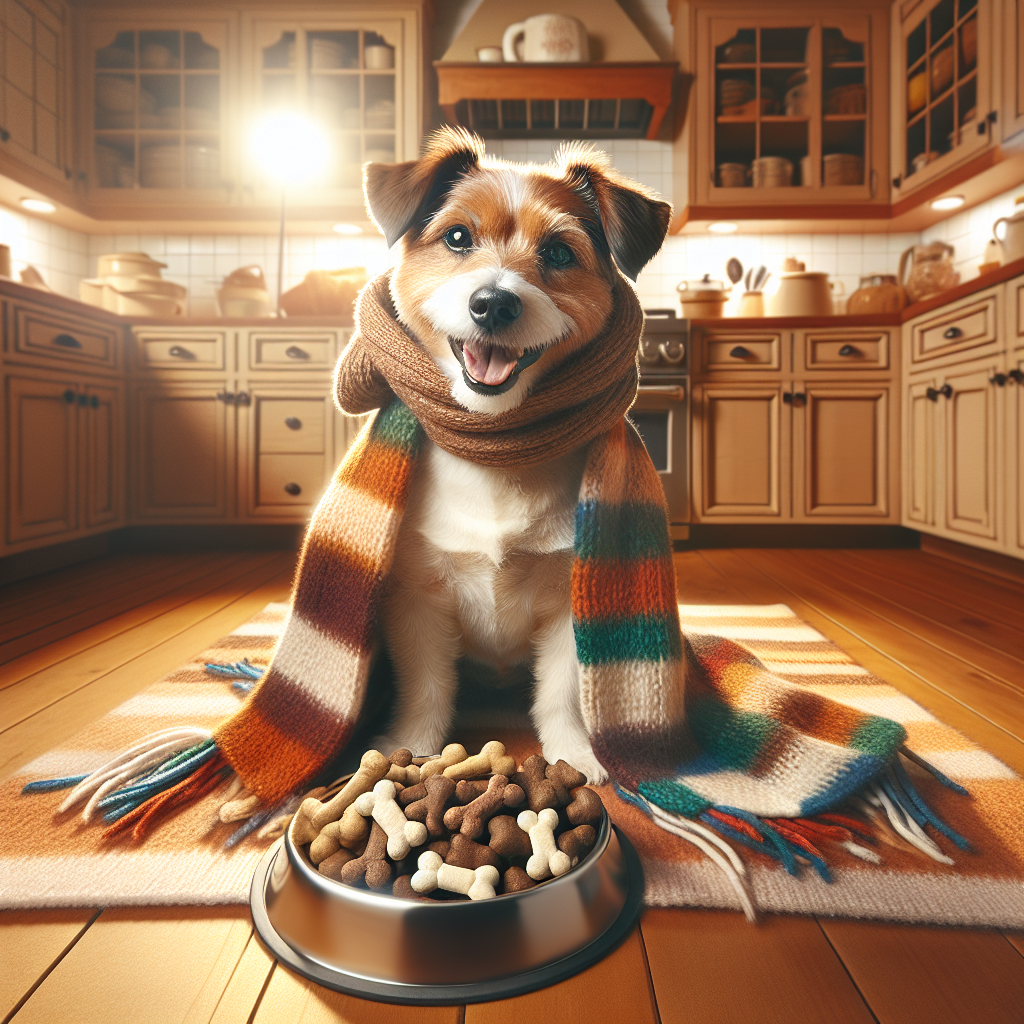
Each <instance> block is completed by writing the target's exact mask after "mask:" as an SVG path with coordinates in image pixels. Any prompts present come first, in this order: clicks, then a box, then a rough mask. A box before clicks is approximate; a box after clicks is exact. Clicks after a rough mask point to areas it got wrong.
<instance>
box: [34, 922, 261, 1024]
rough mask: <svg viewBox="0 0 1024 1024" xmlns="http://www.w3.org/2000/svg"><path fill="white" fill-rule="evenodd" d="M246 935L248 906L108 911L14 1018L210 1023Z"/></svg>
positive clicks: (88, 1023) (44, 1023)
mask: <svg viewBox="0 0 1024 1024" xmlns="http://www.w3.org/2000/svg"><path fill="white" fill-rule="evenodd" d="M251 933H252V924H251V923H250V920H249V909H248V907H147V908H145V909H134V908H120V909H114V910H106V911H104V912H103V913H102V914H101V915H100V917H99V919H98V920H97V921H96V923H95V924H93V926H92V927H91V928H90V929H89V930H88V931H87V932H86V934H85V935H84V936H83V937H82V939H81V940H80V941H79V942H78V943H77V944H76V945H75V947H74V948H73V949H72V950H71V951H70V952H69V953H68V954H67V956H65V957H64V958H63V960H61V962H60V963H59V964H58V965H57V967H56V968H55V969H54V970H53V972H52V973H51V974H50V976H49V977H48V978H47V979H46V980H45V981H44V982H43V983H42V985H40V986H39V988H38V989H37V990H36V991H35V992H34V993H33V994H32V996H31V997H30V998H29V1000H28V1001H27V1002H26V1003H25V1005H24V1006H23V1007H22V1008H21V1010H19V1011H18V1015H17V1017H16V1018H15V1020H16V1021H17V1022H18V1024H33V1022H39V1024H53V1022H54V1021H60V1022H61V1024H111V1022H113V1021H116V1022H118V1024H136V1022H138V1024H165V1022H166V1024H183V1022H184V1021H186V1020H189V1019H192V1020H195V1019H206V1020H209V1018H210V1017H211V1016H212V1014H213V1011H214V1009H215V1008H216V1005H217V1001H218V999H219V998H220V996H221V993H222V992H223V990H224V987H225V986H226V984H227V981H228V978H229V977H230V976H231V971H232V970H233V969H234V967H235V965H236V964H237V963H238V961H239V959H240V958H241V956H242V954H243V952H244V951H245V947H246V945H247V944H248V942H249V937H250V935H251ZM204 1008H205V1011H206V1016H205V1018H202V1013H203V1012H204ZM197 1015H198V1017H197Z"/></svg>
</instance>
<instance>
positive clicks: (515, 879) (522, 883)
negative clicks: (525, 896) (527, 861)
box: [501, 866, 537, 892]
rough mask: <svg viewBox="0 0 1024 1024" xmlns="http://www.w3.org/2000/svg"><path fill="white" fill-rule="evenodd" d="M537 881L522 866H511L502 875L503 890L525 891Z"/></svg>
mask: <svg viewBox="0 0 1024 1024" xmlns="http://www.w3.org/2000/svg"><path fill="white" fill-rule="evenodd" d="M536 884H537V883H536V882H535V881H534V880H533V879H532V878H531V877H530V876H529V875H528V874H527V873H526V872H525V871H524V870H523V869H522V868H520V867H515V866H513V867H510V868H509V869H508V870H507V871H506V872H505V874H504V875H502V877H501V888H502V891H503V892H524V891H525V890H526V889H532V888H533V887H534V886H535V885H536Z"/></svg>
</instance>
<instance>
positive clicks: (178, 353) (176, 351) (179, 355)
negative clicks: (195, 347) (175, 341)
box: [167, 345, 195, 359]
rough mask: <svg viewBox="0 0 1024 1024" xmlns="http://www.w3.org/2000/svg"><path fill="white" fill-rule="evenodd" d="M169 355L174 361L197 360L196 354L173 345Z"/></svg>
mask: <svg viewBox="0 0 1024 1024" xmlns="http://www.w3.org/2000/svg"><path fill="white" fill-rule="evenodd" d="M167 354H168V355H169V356H170V357H171V358H172V359H195V353H194V352H192V351H191V350H190V349H187V348H184V347H182V346H181V345H172V346H171V347H170V348H169V349H168V350H167Z"/></svg>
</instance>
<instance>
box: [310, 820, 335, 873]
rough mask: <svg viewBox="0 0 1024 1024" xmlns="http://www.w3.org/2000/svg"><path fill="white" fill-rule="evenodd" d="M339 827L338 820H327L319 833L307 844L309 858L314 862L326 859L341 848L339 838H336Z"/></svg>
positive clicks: (317, 862)
mask: <svg viewBox="0 0 1024 1024" xmlns="http://www.w3.org/2000/svg"><path fill="white" fill-rule="evenodd" d="M340 828H341V822H340V821H331V822H328V823H327V824H326V825H324V827H323V828H322V829H320V835H318V836H317V837H316V839H314V840H313V842H311V843H310V844H309V859H310V860H311V861H312V862H313V863H314V864H319V863H320V862H321V861H322V860H327V858H328V857H330V856H332V855H333V854H335V853H337V852H338V851H339V850H340V849H341V840H340V839H339V838H338V830H339V829H340Z"/></svg>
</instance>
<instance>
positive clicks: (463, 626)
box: [364, 129, 671, 784]
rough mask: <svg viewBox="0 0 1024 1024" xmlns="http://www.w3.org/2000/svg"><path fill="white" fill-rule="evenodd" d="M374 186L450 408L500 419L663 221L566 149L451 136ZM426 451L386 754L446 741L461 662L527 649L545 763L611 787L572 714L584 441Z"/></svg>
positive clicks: (377, 173) (557, 358)
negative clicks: (545, 452)
mask: <svg viewBox="0 0 1024 1024" xmlns="http://www.w3.org/2000/svg"><path fill="white" fill-rule="evenodd" d="M364 192H365V197H366V204H367V209H368V211H369V213H370V216H371V217H372V219H373V220H374V222H375V223H376V224H377V226H378V227H379V228H380V230H381V232H382V233H383V234H384V236H385V239H386V240H387V243H388V245H389V247H391V246H394V245H396V243H398V248H397V259H396V264H395V267H394V270H393V273H392V278H391V298H392V301H393V303H394V307H395V310H396V312H397V315H398V319H399V321H400V322H401V324H402V325H403V327H404V328H405V330H406V331H407V333H408V334H409V335H410V336H411V337H413V338H414V339H415V340H416V342H417V343H418V344H420V345H421V346H422V347H423V349H424V350H425V351H426V352H427V353H428V354H429V356H430V357H431V358H432V359H433V361H434V362H435V363H436V365H437V367H438V368H439V369H440V370H441V371H442V373H443V374H444V375H445V376H446V377H447V378H448V379H449V380H450V382H451V395H452V398H453V399H454V400H455V402H457V403H458V404H459V405H461V406H462V407H464V408H465V409H467V410H470V411H471V412H476V413H483V414H490V415H496V414H499V413H502V412H505V411H508V410H511V409H515V408H517V407H519V406H520V405H522V404H523V403H526V402H529V401H530V396H531V393H532V392H533V391H534V390H535V389H536V388H537V387H538V386H540V385H541V384H542V383H543V380H544V376H545V374H547V373H549V372H550V370H551V369H552V368H553V367H555V366H557V365H558V364H559V363H560V362H561V361H562V360H564V359H565V358H566V357H567V356H569V355H570V354H572V353H573V352H574V351H576V350H578V349H579V348H580V347H581V346H582V345H583V344H585V343H586V342H588V341H589V340H591V339H593V338H595V337H596V336H598V335H599V334H600V332H601V330H602V328H604V326H605V325H606V323H607V322H608V320H609V317H610V315H611V314H612V310H613V303H614V296H615V286H616V283H617V282H618V283H619V285H620V286H621V279H620V278H619V277H618V271H621V272H622V273H623V274H625V275H626V276H627V277H629V278H630V279H632V280H636V276H637V274H638V273H639V271H640V270H641V269H642V268H643V267H644V266H645V265H646V264H647V263H648V262H649V260H650V259H651V257H653V256H654V254H655V253H656V252H657V251H658V249H659V248H660V247H661V244H662V242H663V240H664V237H665V233H666V231H667V229H668V223H669V219H670V216H671V207H670V205H669V204H668V203H665V202H662V201H660V200H659V199H658V198H657V197H656V196H655V195H654V194H653V193H651V192H649V191H648V190H647V189H645V188H644V187H643V186H641V185H640V184H638V183H636V182H634V181H631V180H629V179H627V178H625V177H623V176H622V175H620V174H618V173H617V172H616V171H614V170H613V169H611V168H610V167H608V166H607V164H606V162H605V161H604V159H603V158H602V157H601V156H600V155H599V154H597V153H596V152H594V151H593V150H592V149H590V148H588V147H585V146H580V145H576V144H567V145H565V146H563V147H562V148H561V149H560V151H559V152H558V154H557V155H556V156H555V158H554V160H553V161H552V162H551V163H550V164H546V165H543V166H536V165H522V164H513V163H507V162H504V161H501V160H496V159H489V158H487V157H486V156H485V154H484V147H483V143H482V141H481V140H479V139H478V138H476V137H475V136H472V135H470V134H468V133H466V132H463V131H459V130H450V129H449V130H442V131H441V132H440V133H438V134H437V135H436V136H434V137H433V139H432V140H431V142H430V143H429V145H428V147H427V149H426V152H425V154H424V156H423V157H422V158H420V159H418V160H414V161H409V162H407V163H400V164H368V165H366V167H365V170H364ZM424 445H425V450H423V451H422V452H421V455H420V460H419V462H420V464H419V466H418V469H417V473H416V475H415V476H414V480H413V483H412V489H411V493H410V496H409V503H408V506H407V509H406V512H405V516H404V518H403V521H402V526H401V528H400V532H399V535H398V539H397V542H396V552H395V558H394V562H393V565H392V568H391V570H390V574H389V578H388V584H387V591H386V595H385V597H384V601H383V606H382V612H381V626H382V630H383V636H384V641H385V644H386V646H387V648H388V652H389V654H390V657H391V660H392V663H393V666H394V672H395V685H396V701H395V708H394V714H393V718H392V720H391V722H390V724H389V726H388V735H387V737H381V738H380V740H379V742H380V743H381V744H382V745H381V749H384V750H387V749H392V748H397V747H401V746H405V747H409V748H410V749H412V750H413V751H415V752H424V753H426V752H431V751H437V750H440V749H441V747H442V745H443V743H444V742H445V740H446V738H448V737H449V734H450V729H451V726H452V721H453V715H454V708H455V697H456V691H457V687H458V674H457V664H458V662H459V660H460V659H461V658H463V657H465V658H467V659H470V660H472V661H476V662H481V663H483V664H485V665H491V666H494V667H495V668H498V669H505V668H507V667H508V666H511V665H516V664H520V663H524V662H525V663H527V664H528V665H529V666H530V668H531V670H532V675H533V679H534V688H533V696H532V707H531V718H532V720H533V724H534V727H535V729H536V732H537V735H538V737H539V739H540V741H541V745H542V749H543V752H544V756H545V758H546V759H547V760H548V761H549V762H555V761H557V760H559V759H564V760H565V761H568V762H569V763H570V764H572V765H574V766H575V767H576V768H577V769H579V770H580V771H582V772H583V773H584V774H585V775H586V776H587V779H588V780H589V781H590V782H591V783H595V784H597V783H600V782H603V781H605V780H606V778H607V773H606V772H605V770H604V768H603V767H602V766H601V764H600V762H599V761H598V760H597V758H596V757H595V756H594V754H593V752H592V750H591V747H590V742H589V740H588V737H587V731H586V729H585V727H584V723H583V718H582V714H581V711H580V703H579V681H578V665H577V660H576V643H575V638H574V635H573V625H572V616H571V611H570V592H569V586H570V570H571V567H572V559H573V550H572V549H573V533H574V516H575V509H576V504H577V500H578V495H579V488H580V481H581V478H582V474H583V469H584V462H585V459H586V447H585V446H584V447H583V448H581V449H579V450H577V451H574V452H571V453H570V454H569V455H567V456H562V457H560V458H557V459H553V460H552V461H550V462H548V463H544V464H541V465H539V466H534V467H530V468H520V469H516V468H507V469H506V468H501V469H496V468H491V467H487V466H482V465H478V464H476V463H473V462H469V461H467V460H464V459H460V458H458V457H456V456H454V455H452V454H450V453H448V452H446V451H445V450H443V449H441V448H440V447H438V446H436V445H434V444H432V443H430V442H429V441H425V442H424Z"/></svg>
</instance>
